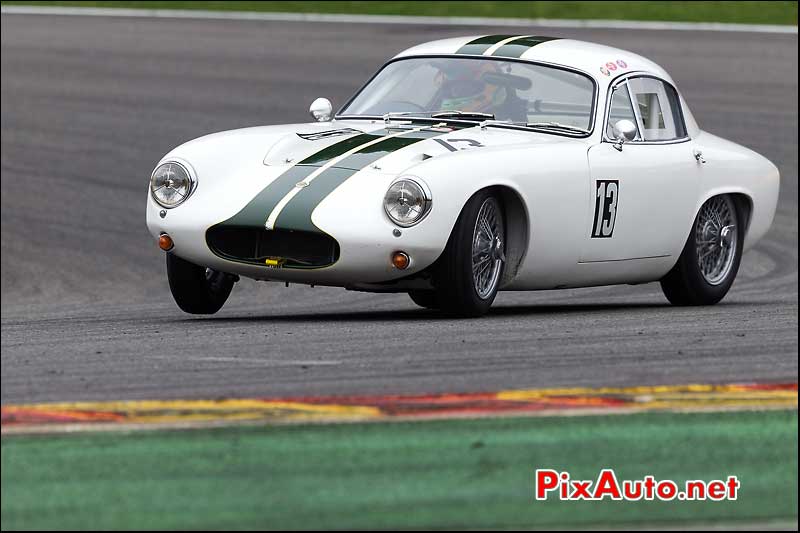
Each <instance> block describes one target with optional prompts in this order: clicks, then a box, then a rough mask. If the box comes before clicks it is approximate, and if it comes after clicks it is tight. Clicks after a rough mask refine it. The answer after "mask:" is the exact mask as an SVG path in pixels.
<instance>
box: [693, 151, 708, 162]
mask: <svg viewBox="0 0 800 533" xmlns="http://www.w3.org/2000/svg"><path fill="white" fill-rule="evenodd" d="M694 160H695V161H697V162H698V163H703V164H705V162H706V158H705V157H703V152H702V151H701V150H698V149H697V148H695V149H694Z"/></svg>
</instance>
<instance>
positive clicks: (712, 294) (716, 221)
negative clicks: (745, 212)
mask: <svg viewBox="0 0 800 533" xmlns="http://www.w3.org/2000/svg"><path fill="white" fill-rule="evenodd" d="M743 221H744V217H743V216H742V210H741V208H740V207H739V206H738V204H737V203H736V202H735V201H734V200H733V198H731V196H730V195H722V196H715V197H713V198H710V199H709V200H708V201H706V203H704V204H703V206H702V207H701V208H700V212H699V213H698V214H697V218H696V219H695V222H694V226H692V231H691V233H690V234H689V238H688V239H687V240H686V245H685V246H684V247H683V252H681V256H680V258H679V259H678V262H677V263H676V264H675V266H674V267H672V270H670V271H669V272H668V273H667V275H666V276H664V278H662V279H661V289H662V290H663V291H664V295H665V296H666V297H667V299H668V300H669V301H670V303H672V304H674V305H713V304H715V303H717V302H719V301H720V300H722V298H724V297H725V295H726V294H727V293H728V290H729V289H730V288H731V285H733V280H734V279H735V278H736V273H737V272H738V271H739V263H740V262H741V259H742V244H743V242H744V224H743Z"/></svg>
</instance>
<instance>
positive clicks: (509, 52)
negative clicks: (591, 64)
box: [456, 35, 558, 57]
mask: <svg viewBox="0 0 800 533" xmlns="http://www.w3.org/2000/svg"><path fill="white" fill-rule="evenodd" d="M513 37H514V36H513V35H485V36H483V37H479V38H477V39H474V40H472V41H470V42H468V43H467V44H465V45H464V46H462V47H461V48H459V49H458V50H456V54H459V55H483V54H484V53H485V52H486V51H487V50H489V49H490V48H491V47H492V46H494V45H496V44H497V43H499V42H500V41H505V40H507V39H512V38H513ZM555 39H558V37H543V36H530V35H519V36H517V37H516V39H513V40H511V41H509V42H507V43H506V44H504V45H501V46H500V48H498V49H497V50H495V51H494V52H492V54H490V55H491V56H492V57H520V56H521V55H522V54H524V53H525V52H527V51H528V50H530V49H531V48H533V47H534V46H536V45H538V44H541V43H546V42H548V41H553V40H555Z"/></svg>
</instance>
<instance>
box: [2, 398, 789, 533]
mask: <svg viewBox="0 0 800 533" xmlns="http://www.w3.org/2000/svg"><path fill="white" fill-rule="evenodd" d="M797 429H798V428H797V411H772V412H761V413H758V412H738V413H731V412H728V413H695V414H675V413H642V414H635V415H627V416H613V415H611V416H592V417H563V418H485V419H477V420H446V421H426V422H409V423H370V424H339V425H308V426H289V427H264V428H246V427H238V428H220V429H211V430H191V431H161V432H134V433H118V432H111V433H81V434H67V435H57V436H54V435H49V436H13V437H9V436H7V437H4V438H3V439H2V492H3V497H2V528H3V529H4V530H5V529H86V528H91V529H120V528H123V529H152V528H166V529H176V528H181V529H195V528H202V529H215V528H222V529H239V528H259V529H261V528H269V529H275V528H291V529H298V528H302V529H315V528H323V529H324V528H334V527H335V528H348V529H349V528H356V529H370V528H395V527H403V528H462V527H464V528H514V527H540V528H546V527H568V526H575V527H586V526H602V527H613V526H619V525H624V526H637V525H654V524H667V525H671V526H672V527H678V526H679V525H681V524H684V525H686V524H698V523H706V522H718V521H724V522H725V523H728V524H730V523H735V522H741V523H764V522H767V523H769V522H770V521H779V522H782V523H785V522H786V521H796V520H797ZM605 467H611V468H615V469H616V471H617V475H618V477H619V479H620V480H622V479H628V478H630V479H638V478H641V477H643V476H645V475H647V474H652V475H654V476H655V477H656V479H672V480H674V481H677V482H682V481H684V480H686V479H703V480H710V479H724V478H725V477H726V476H728V475H733V474H735V475H737V476H739V480H740V482H741V489H740V497H739V500H738V501H735V502H718V503H712V502H678V501H674V502H658V501H655V502H647V501H640V502H635V503H634V502H613V501H608V500H606V501H602V502H579V503H568V502H560V501H557V500H554V499H549V500H547V501H545V502H536V501H534V499H533V471H534V469H536V468H554V469H557V470H567V471H569V472H570V473H571V474H572V477H573V479H594V478H595V477H596V476H597V474H598V472H599V470H600V469H601V468H605Z"/></svg>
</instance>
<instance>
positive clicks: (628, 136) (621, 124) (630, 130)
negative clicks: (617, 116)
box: [613, 118, 636, 151]
mask: <svg viewBox="0 0 800 533" xmlns="http://www.w3.org/2000/svg"><path fill="white" fill-rule="evenodd" d="M613 130H614V139H615V140H616V141H617V142H615V143H614V148H616V149H617V150H619V151H622V144H623V143H626V142H629V141H632V140H634V139H635V138H636V124H634V122H633V121H632V120H628V119H626V118H624V119H622V120H618V121H616V122H615V123H614V126H613Z"/></svg>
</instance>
